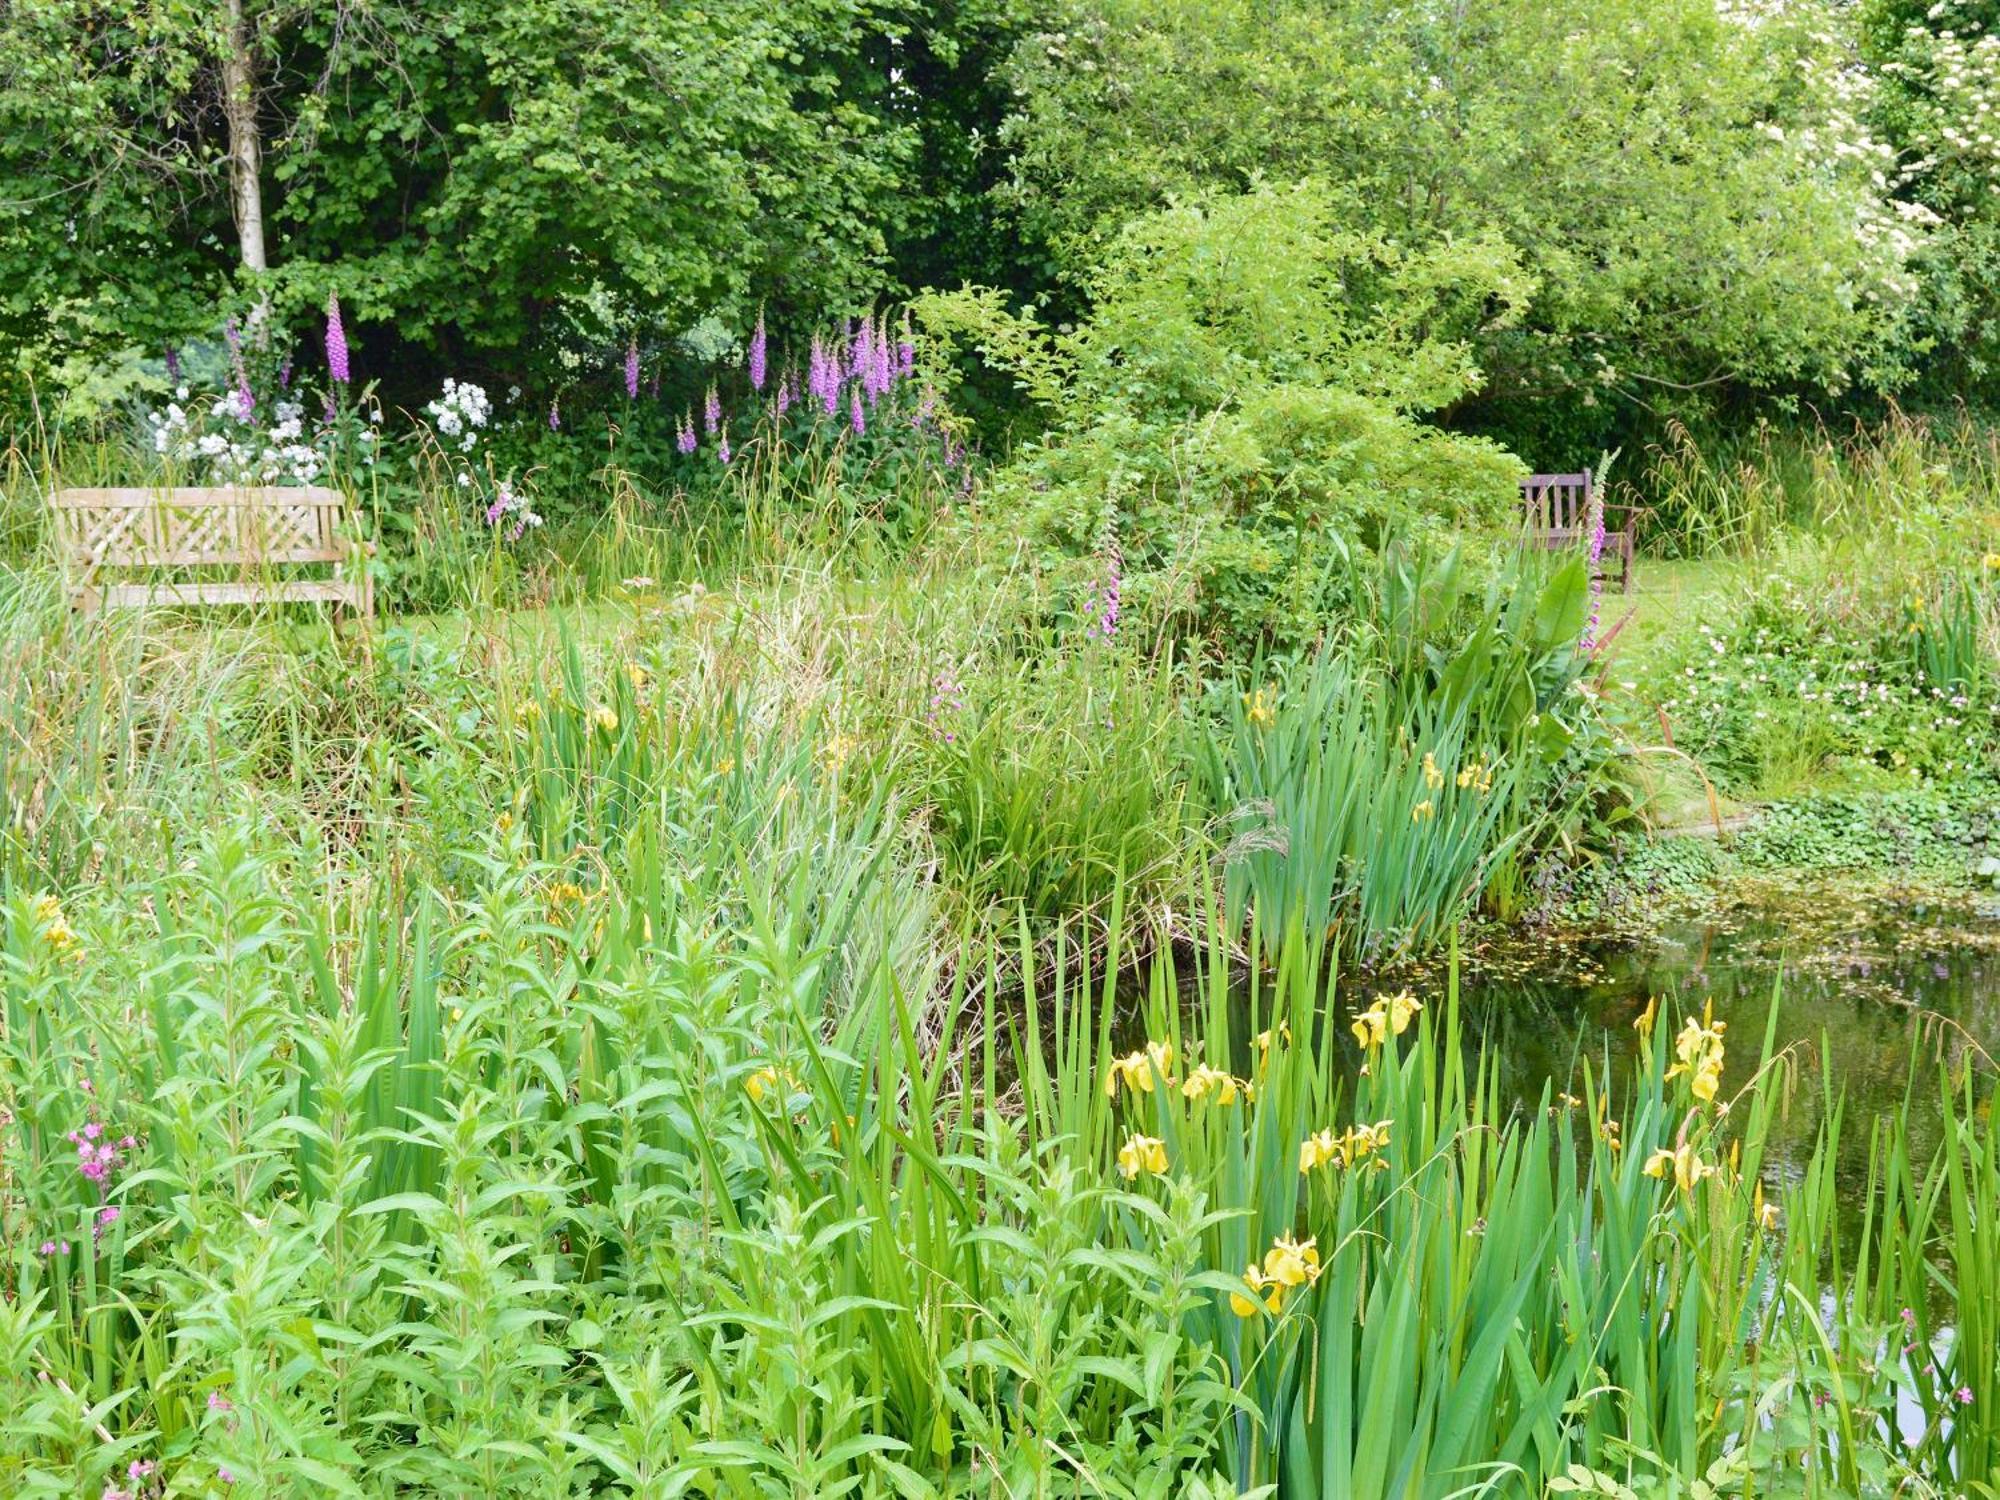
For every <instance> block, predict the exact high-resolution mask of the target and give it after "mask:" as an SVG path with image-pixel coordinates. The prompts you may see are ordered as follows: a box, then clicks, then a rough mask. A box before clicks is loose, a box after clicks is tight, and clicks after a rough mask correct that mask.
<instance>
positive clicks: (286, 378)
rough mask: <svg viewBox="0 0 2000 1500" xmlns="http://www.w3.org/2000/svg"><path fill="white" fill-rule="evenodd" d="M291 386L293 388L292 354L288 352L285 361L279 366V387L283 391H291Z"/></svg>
mask: <svg viewBox="0 0 2000 1500" xmlns="http://www.w3.org/2000/svg"><path fill="white" fill-rule="evenodd" d="M291 388H292V357H291V355H289V354H287V355H286V356H285V361H284V363H283V364H281V365H279V366H278V389H279V390H281V391H289V390H290V389H291Z"/></svg>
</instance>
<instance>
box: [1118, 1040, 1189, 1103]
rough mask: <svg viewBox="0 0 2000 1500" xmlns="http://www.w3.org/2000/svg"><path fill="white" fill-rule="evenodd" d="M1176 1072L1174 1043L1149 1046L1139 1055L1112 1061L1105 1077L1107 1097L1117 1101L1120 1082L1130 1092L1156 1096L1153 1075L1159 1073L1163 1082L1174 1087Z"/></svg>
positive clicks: (1128, 1055)
mask: <svg viewBox="0 0 2000 1500" xmlns="http://www.w3.org/2000/svg"><path fill="white" fill-rule="evenodd" d="M1173 1070H1174V1047H1173V1043H1172V1042H1148V1043H1146V1045H1145V1046H1144V1047H1143V1048H1141V1049H1140V1050H1139V1051H1137V1052H1128V1053H1126V1054H1125V1055H1124V1056H1123V1057H1115V1058H1113V1059H1112V1060H1111V1066H1110V1067H1109V1068H1107V1069H1106V1070H1105V1074H1104V1097H1105V1098H1107V1099H1116V1098H1117V1097H1118V1084H1119V1082H1120V1080H1123V1082H1124V1084H1125V1087H1126V1089H1127V1090H1128V1091H1130V1092H1134V1093H1140V1094H1150V1093H1152V1092H1153V1075H1154V1074H1155V1073H1158V1075H1159V1076H1160V1078H1161V1080H1162V1081H1164V1082H1166V1083H1172V1082H1173V1081H1174V1080H1173Z"/></svg>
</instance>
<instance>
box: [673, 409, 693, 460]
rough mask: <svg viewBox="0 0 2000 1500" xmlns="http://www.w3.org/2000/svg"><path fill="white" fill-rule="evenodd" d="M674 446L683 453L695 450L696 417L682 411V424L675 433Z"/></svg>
mask: <svg viewBox="0 0 2000 1500" xmlns="http://www.w3.org/2000/svg"><path fill="white" fill-rule="evenodd" d="M674 446H675V447H676V448H678V449H680V450H681V452H683V453H692V452H694V448H695V435H694V418H693V417H692V416H689V415H687V414H686V413H682V415H681V425H680V427H679V428H678V429H677V430H676V431H675V433H674Z"/></svg>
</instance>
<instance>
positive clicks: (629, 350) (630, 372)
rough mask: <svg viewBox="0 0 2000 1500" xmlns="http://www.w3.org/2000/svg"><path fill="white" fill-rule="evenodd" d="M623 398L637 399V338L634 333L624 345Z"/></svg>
mask: <svg viewBox="0 0 2000 1500" xmlns="http://www.w3.org/2000/svg"><path fill="white" fill-rule="evenodd" d="M625 399H626V400H628V401H636V400H638V399H639V339H638V335H636V334H635V335H633V338H632V342H631V343H629V344H627V345H626V346H625Z"/></svg>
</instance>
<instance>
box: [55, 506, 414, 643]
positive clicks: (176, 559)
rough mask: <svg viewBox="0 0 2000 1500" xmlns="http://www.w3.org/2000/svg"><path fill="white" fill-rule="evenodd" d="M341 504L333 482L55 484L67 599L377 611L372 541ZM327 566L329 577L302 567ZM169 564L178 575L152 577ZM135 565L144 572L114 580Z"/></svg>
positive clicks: (82, 605) (89, 603)
mask: <svg viewBox="0 0 2000 1500" xmlns="http://www.w3.org/2000/svg"><path fill="white" fill-rule="evenodd" d="M346 506H347V502H346V499H345V497H343V496H342V495H341V493H340V491H339V490H333V489H326V488H324V487H322V486H318V485H302V486H299V487H296V488H275V487H273V488H251V487H245V488H229V489H102V490H59V491H58V492H57V493H56V496H55V515H56V533H57V536H58V538H59V539H60V541H61V544H62V546H63V549H64V551H65V553H66V554H67V560H68V562H69V564H70V566H71V568H72V570H73V573H74V580H73V584H72V587H71V591H70V600H71V603H72V605H73V606H75V607H76V608H78V609H82V610H84V611H86V612H88V611H92V610H97V609H104V608H116V607H119V606H126V605H139V604H264V603H276V602H279V601H285V600H295V599H296V600H306V601H318V602H321V603H327V604H338V605H342V606H344V607H346V608H348V609H351V610H353V611H354V612H355V613H357V614H359V615H362V616H364V617H366V616H369V615H372V614H373V613H374V612H375V587H374V582H373V580H372V578H371V577H370V570H369V567H368V558H369V556H370V555H372V554H373V552H374V550H375V548H374V544H373V543H371V542H365V541H362V540H360V539H358V538H357V537H355V536H353V535H352V534H350V532H349V530H348V528H347V527H346V525H345V524H344V523H345V516H346ZM325 564H331V565H332V574H331V576H330V577H324V578H320V577H301V576H298V574H297V569H299V568H301V567H305V566H309V565H325ZM281 570H282V571H281ZM169 571H176V572H179V573H180V574H181V576H180V577H178V578H164V577H160V576H158V575H160V574H162V573H165V572H169ZM135 573H136V574H141V575H145V576H142V577H138V578H133V577H130V576H123V577H121V576H119V575H131V574H135Z"/></svg>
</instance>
